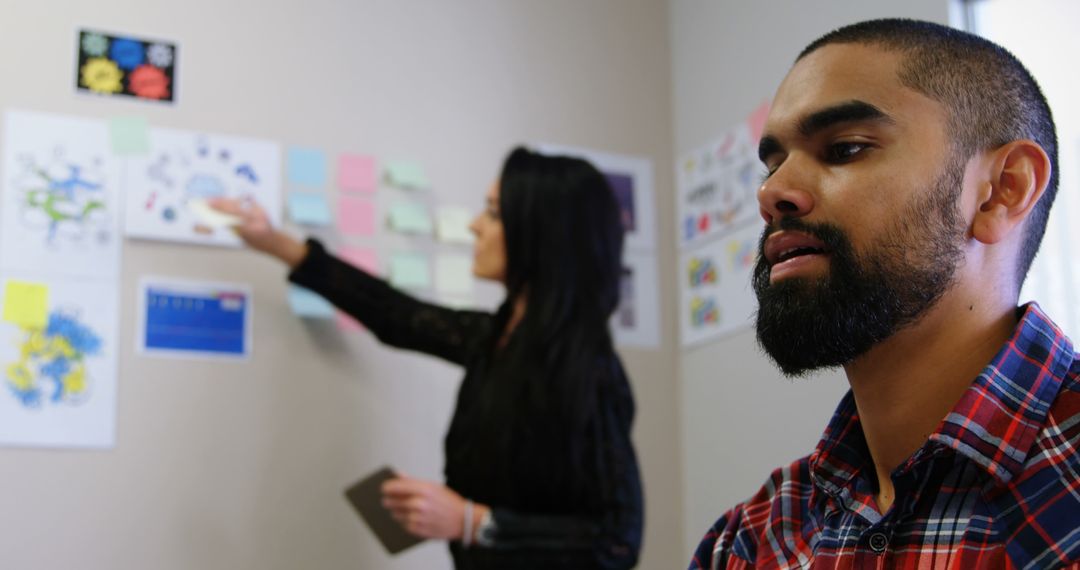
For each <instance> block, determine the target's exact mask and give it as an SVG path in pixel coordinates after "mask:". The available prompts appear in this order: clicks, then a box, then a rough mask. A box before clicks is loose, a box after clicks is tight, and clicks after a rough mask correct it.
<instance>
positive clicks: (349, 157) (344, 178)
mask: <svg viewBox="0 0 1080 570" xmlns="http://www.w3.org/2000/svg"><path fill="white" fill-rule="evenodd" d="M377 178H378V177H377V175H376V170H375V159H374V158H372V157H370V156H363V155H359V154H343V155H341V156H340V157H339V158H338V186H340V187H341V189H342V190H345V191H348V192H367V193H371V192H374V191H375V189H376V188H377V187H378V180H377Z"/></svg>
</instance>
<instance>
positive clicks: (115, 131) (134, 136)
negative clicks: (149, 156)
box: [109, 117, 150, 155]
mask: <svg viewBox="0 0 1080 570" xmlns="http://www.w3.org/2000/svg"><path fill="white" fill-rule="evenodd" d="M109 138H110V139H111V140H112V150H113V152H114V153H115V154H118V155H131V154H146V153H148V152H150V135H149V133H148V131H147V126H146V119H145V118H143V117H113V119H112V121H111V122H110V124H109Z"/></svg>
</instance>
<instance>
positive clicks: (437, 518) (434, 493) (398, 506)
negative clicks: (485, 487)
mask: <svg viewBox="0 0 1080 570" xmlns="http://www.w3.org/2000/svg"><path fill="white" fill-rule="evenodd" d="M382 492H383V506H384V507H386V508H387V509H389V510H390V514H392V515H393V516H394V519H395V520H397V521H398V522H399V523H401V526H403V527H405V530H407V531H409V532H410V533H412V534H415V535H416V536H419V537H422V538H442V539H446V540H460V539H461V537H462V535H463V534H464V530H465V521H464V517H465V499H464V498H463V497H462V496H461V495H459V494H457V493H455V492H454V491H452V490H451V489H450V488H449V487H447V486H446V485H443V484H440V483H434V482H431V481H421V480H419V479H412V478H410V477H405V476H399V477H398V478H396V479H391V480H389V481H387V482H385V483H383V485H382ZM477 506H478V507H479V506H480V505H477ZM473 528H474V529H475V528H476V525H475V524H474V525H473Z"/></svg>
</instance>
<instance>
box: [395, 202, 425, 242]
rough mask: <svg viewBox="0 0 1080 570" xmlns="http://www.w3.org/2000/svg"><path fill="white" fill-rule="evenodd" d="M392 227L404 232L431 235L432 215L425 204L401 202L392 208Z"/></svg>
mask: <svg viewBox="0 0 1080 570" xmlns="http://www.w3.org/2000/svg"><path fill="white" fill-rule="evenodd" d="M390 229H392V230H394V231H396V232H401V233H403V234H424V235H431V231H432V223H431V215H430V214H428V211H427V208H425V207H424V206H423V204H416V203H413V202H400V203H397V204H394V205H393V206H391V208H390Z"/></svg>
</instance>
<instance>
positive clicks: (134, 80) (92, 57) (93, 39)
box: [75, 30, 177, 103]
mask: <svg viewBox="0 0 1080 570" xmlns="http://www.w3.org/2000/svg"><path fill="white" fill-rule="evenodd" d="M78 50H79V52H78V53H79V56H78V60H77V65H76V69H75V88H76V90H77V91H78V92H80V93H93V94H96V95H106V96H110V95H117V96H125V97H134V98H136V99H147V100H151V101H165V102H169V103H172V102H174V101H175V100H176V59H177V46H176V44H175V43H173V42H164V41H157V40H148V39H144V38H136V37H133V36H126V35H125V36H120V35H114V34H109V33H105V32H100V31H94V30H79V38H78Z"/></svg>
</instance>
